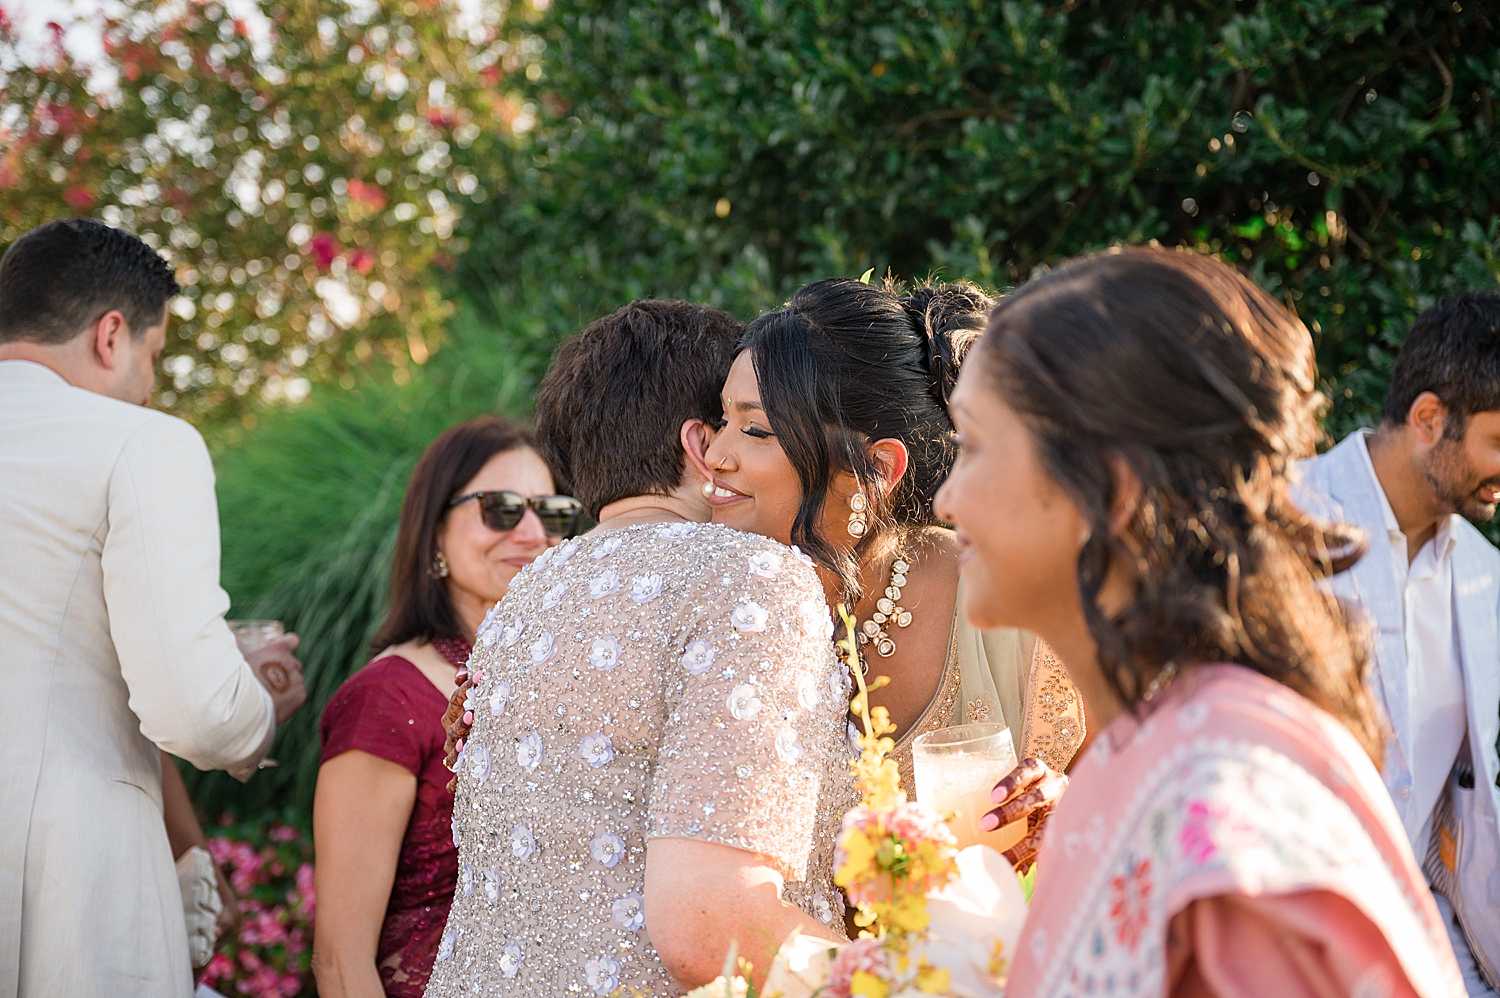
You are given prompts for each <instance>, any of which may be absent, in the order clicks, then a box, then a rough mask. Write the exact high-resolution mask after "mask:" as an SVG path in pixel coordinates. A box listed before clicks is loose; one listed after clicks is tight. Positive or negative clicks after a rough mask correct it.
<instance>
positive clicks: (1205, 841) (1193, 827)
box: [1177, 799, 1229, 866]
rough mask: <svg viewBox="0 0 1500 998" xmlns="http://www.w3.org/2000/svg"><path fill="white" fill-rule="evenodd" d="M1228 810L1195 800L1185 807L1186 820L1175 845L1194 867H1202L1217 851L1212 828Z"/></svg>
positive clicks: (1204, 801) (1217, 846)
mask: <svg viewBox="0 0 1500 998" xmlns="http://www.w3.org/2000/svg"><path fill="white" fill-rule="evenodd" d="M1228 813H1229V812H1228V809H1227V808H1223V807H1215V806H1214V805H1212V804H1210V803H1208V801H1206V800H1201V799H1200V800H1195V801H1193V802H1192V803H1191V804H1189V805H1188V806H1187V819H1186V820H1185V821H1183V823H1182V830H1181V831H1179V832H1178V833H1177V843H1178V845H1180V846H1182V851H1183V853H1184V854H1186V856H1187V858H1188V859H1190V860H1192V861H1193V863H1194V865H1196V866H1202V865H1203V864H1204V863H1207V862H1208V861H1209V860H1210V859H1212V858H1213V855H1214V853H1216V852H1218V851H1219V844H1218V843H1217V842H1215V841H1214V832H1213V826H1214V825H1216V824H1218V823H1219V822H1221V821H1223V820H1224V818H1225V816H1226V815H1227V814H1228Z"/></svg>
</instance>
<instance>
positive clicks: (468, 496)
mask: <svg viewBox="0 0 1500 998" xmlns="http://www.w3.org/2000/svg"><path fill="white" fill-rule="evenodd" d="M554 491H555V489H554V486H553V483H552V476H551V474H550V473H549V472H548V471H547V466H546V464H544V463H543V462H542V459H541V458H540V457H538V456H537V453H536V451H535V450H534V449H532V442H531V438H530V436H529V435H528V434H527V433H526V431H525V430H523V429H522V428H521V427H519V426H518V425H516V424H515V423H512V422H510V421H508V420H504V419H499V418H496V417H486V418H482V419H476V420H473V421H471V422H468V423H463V424H460V425H458V426H455V427H453V428H452V429H450V430H448V431H447V432H445V433H444V434H443V435H442V436H440V437H438V438H437V439H436V440H434V441H433V442H432V444H431V445H430V446H429V447H428V448H427V450H426V452H425V453H423V455H422V458H421V460H420V461H418V462H417V467H416V470H415V471H414V472H413V473H412V477H411V481H410V483H409V484H408V485H407V490H406V498H405V501H404V502H403V504H402V509H401V525H400V528H399V530H398V532H397V535H396V553H395V558H394V564H393V565H392V571H391V598H390V608H389V611H388V612H387V615H386V619H385V623H384V624H383V625H382V627H381V628H380V631H379V633H378V634H377V635H376V637H375V640H374V642H373V643H372V648H374V649H376V650H377V651H378V653H377V654H376V655H375V658H374V660H373V661H371V662H370V663H369V664H368V665H366V666H365V667H364V668H362V669H361V670H360V671H358V672H357V673H355V674H354V675H353V676H351V677H350V678H349V680H348V681H347V682H345V683H344V684H343V686H341V687H340V688H339V690H338V692H337V693H335V694H334V696H333V699H332V700H330V701H329V703H328V707H327V709H326V710H325V711H324V713H323V725H322V743H323V763H322V767H321V768H320V769H319V771H318V788H317V795H316V798H315V801H314V804H313V837H314V841H315V844H316V846H317V851H318V867H317V880H316V887H317V892H318V895H319V898H320V900H321V902H322V912H321V913H320V917H319V919H318V934H317V941H316V943H315V944H314V949H313V970H314V972H315V973H316V975H317V980H318V991H319V993H320V994H323V995H330V996H354V995H358V996H372V998H373V996H380V995H393V996H394V995H400V996H406V995H413V996H418V995H421V994H422V992H423V990H424V989H425V988H426V986H427V977H428V975H429V974H430V973H431V971H432V965H433V960H434V959H435V957H436V956H437V951H438V939H439V936H440V935H441V934H442V931H443V924H444V922H445V921H446V919H447V916H448V907H449V905H450V904H451V903H452V901H453V892H454V887H455V881H456V879H457V868H458V860H457V855H458V853H457V850H456V849H455V848H454V845H453V838H452V832H451V830H450V827H449V825H450V822H451V820H452V816H453V795H452V794H451V793H449V792H448V790H447V783H448V777H449V775H450V774H449V773H448V771H447V769H446V768H444V766H443V741H444V738H445V734H444V731H443V727H442V724H441V718H442V715H443V710H444V708H445V707H446V706H447V703H448V694H449V693H451V692H452V691H453V687H454V679H453V677H454V674H455V672H456V671H457V670H458V668H459V666H461V665H463V664H464V662H466V661H467V660H468V657H469V649H470V645H471V644H472V643H473V640H474V634H475V632H476V631H477V630H478V629H479V625H480V622H481V621H483V619H484V616H485V614H486V613H488V612H489V609H490V608H491V607H492V606H494V605H495V604H496V603H497V602H498V601H499V600H500V598H501V597H502V596H504V595H505V592H506V589H507V588H509V586H510V581H511V579H513V578H515V576H516V573H517V572H519V571H520V570H521V569H522V568H524V567H525V566H527V565H529V564H530V563H531V562H532V561H534V560H535V559H536V558H537V556H539V555H540V554H542V552H544V551H546V550H547V549H548V548H549V547H551V546H553V545H555V544H557V543H559V542H560V541H561V540H562V539H563V538H564V537H566V536H569V535H570V534H572V532H573V530H574V528H575V527H576V526H577V522H578V516H579V511H580V509H581V507H580V505H579V503H578V501H577V500H576V499H572V498H570V497H568V496H559V495H553V494H552V493H553V492H554Z"/></svg>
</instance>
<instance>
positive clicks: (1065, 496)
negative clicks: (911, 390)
mask: <svg viewBox="0 0 1500 998" xmlns="http://www.w3.org/2000/svg"><path fill="white" fill-rule="evenodd" d="M1315 378H1316V368H1315V364H1314V360H1313V346H1312V339H1311V337H1310V336H1309V335H1308V332H1307V330H1306V328H1305V327H1304V326H1303V325H1302V323H1301V322H1299V321H1297V319H1296V318H1295V317H1294V316H1291V315H1288V314H1287V313H1286V312H1284V311H1283V310H1282V308H1281V307H1280V306H1279V305H1278V304H1277V303H1276V302H1275V301H1274V300H1273V299H1271V298H1270V297H1268V296H1267V295H1266V294H1265V293H1264V292H1262V291H1260V290H1259V289H1257V288H1256V287H1255V286H1254V285H1253V284H1251V283H1250V282H1249V281H1248V280H1246V279H1245V278H1244V277H1242V276H1240V275H1239V274H1238V273H1236V272H1235V271H1233V270H1232V269H1230V268H1229V267H1226V266H1224V265H1223V264H1220V263H1218V262H1216V261H1213V260H1210V259H1208V258H1205V257H1200V256H1197V255H1195V254H1192V253H1179V252H1174V251H1167V250H1146V249H1140V250H1127V251H1115V252H1110V253H1106V254H1101V255H1098V256H1093V257H1089V258H1085V259H1082V260H1079V261H1075V262H1073V263H1071V264H1069V265H1067V266H1064V267H1061V268H1059V269H1058V270H1055V271H1053V272H1051V273H1050V274H1048V275H1047V276H1045V277H1043V278H1041V279H1039V280H1036V281H1033V282H1031V283H1030V284H1028V285H1027V286H1026V287H1024V288H1022V289H1021V290H1020V291H1018V292H1016V293H1015V294H1013V295H1011V296H1010V297H1008V298H1006V299H1005V300H1003V301H1002V302H1001V304H1000V305H999V306H998V307H997V308H996V310H995V312H994V313H993V314H992V316H991V319H990V325H989V328H988V330H987V332H986V334H985V337H984V340H983V341H982V343H981V345H980V346H979V347H978V348H976V354H975V356H974V358H973V359H971V361H970V363H969V364H968V365H967V366H966V368H965V370H964V373H963V375H962V376H961V378H960V382H959V386H958V388H957V389H956V390H955V392H954V396H953V403H952V410H953V413H954V416H955V422H956V424H957V427H958V430H959V434H960V443H961V447H962V451H961V455H960V457H959V459H958V462H957V464H956V465H955V467H954V471H953V474H952V476H951V477H950V478H949V480H948V483H947V484H946V485H945V486H944V487H943V490H942V492H940V493H939V496H938V512H939V514H940V515H941V516H943V518H944V519H946V520H947V521H949V522H951V523H953V524H955V525H956V527H957V528H958V531H959V536H960V544H961V546H962V553H961V555H960V557H961V559H962V564H963V567H962V572H963V580H964V587H965V588H964V591H965V602H964V611H965V613H966V614H967V616H968V617H969V620H970V621H971V623H973V624H974V625H975V626H976V627H984V628H990V627H996V626H1013V627H1024V628H1028V629H1030V630H1033V631H1036V632H1037V633H1038V634H1040V635H1041V636H1042V637H1043V638H1045V639H1046V640H1047V642H1048V643H1049V644H1051V645H1052V646H1053V647H1054V648H1056V649H1057V652H1058V654H1059V656H1060V657H1061V658H1062V660H1063V661H1064V662H1066V663H1067V666H1068V670H1069V672H1070V673H1072V675H1073V679H1074V681H1075V683H1076V684H1077V686H1078V688H1079V690H1080V691H1081V693H1082V695H1083V697H1084V701H1085V705H1086V708H1087V711H1088V715H1089V718H1090V724H1091V726H1093V727H1094V728H1095V730H1096V731H1098V732H1099V735H1098V737H1097V739H1096V741H1095V742H1094V745H1093V747H1092V748H1090V749H1089V750H1088V751H1087V752H1086V753H1085V754H1084V755H1083V757H1082V758H1081V759H1080V760H1079V761H1078V762H1077V763H1076V764H1075V766H1074V767H1073V770H1072V774H1071V776H1072V783H1071V786H1070V787H1069V789H1068V791H1067V793H1066V794H1065V795H1064V796H1063V798H1062V800H1061V802H1060V803H1059V804H1058V805H1057V809H1056V811H1055V812H1054V813H1053V815H1052V818H1051V821H1050V824H1049V825H1048V827H1047V830H1046V834H1045V838H1044V839H1043V843H1042V847H1041V852H1040V855H1039V857H1038V861H1037V870H1038V874H1037V885H1036V893H1035V896H1034V899H1033V902H1032V906H1031V910H1030V912H1029V914H1028V917H1027V921H1026V925H1025V928H1024V929H1023V931H1022V935H1021V938H1020V940H1019V942H1018V945H1017V951H1016V952H1015V953H1013V954H1010V975H1009V982H1008V987H1007V991H1006V994H1007V996H1008V998H1033V996H1039V998H1040V996H1045V998H1060V996H1065V995H1094V994H1101V995H1102V994H1108V995H1115V996H1147V995H1151V996H1155V995H1171V996H1174V998H1177V996H1183V998H1186V996H1193V998H1198V996H1209V995H1213V996H1218V998H1240V996H1245V998H1248V996H1251V995H1275V996H1278V998H1281V996H1286V998H1301V996H1308V998H1312V996H1318V998H1324V996H1335V995H1348V996H1360V998H1375V996H1382V998H1384V996H1395V995H1403V996H1405V995H1414V996H1421V998H1458V996H1461V995H1462V994H1463V987H1462V983H1461V981H1460V978H1459V975H1458V968H1457V966H1456V964H1455V962H1454V960H1453V955H1452V951H1451V950H1450V949H1449V946H1448V942H1447V939H1446V935H1445V934H1444V932H1443V928H1442V925H1441V923H1440V921H1439V919H1438V915H1437V911H1436V908H1435V907H1434V905H1433V903H1432V899H1431V895H1430V893H1429V892H1428V890H1427V888H1426V882H1425V880H1424V878H1423V877H1422V874H1421V872H1420V871H1419V869H1418V867H1417V864H1416V862H1415V860H1414V859H1413V858H1412V855H1411V852H1410V850H1409V848H1408V846H1407V844H1406V838H1405V835H1404V833H1403V832H1402V829H1401V825H1400V822H1399V821H1398V820H1397V817H1396V814H1395V811H1394V809H1393V807H1392V806H1391V804H1390V801H1389V798H1388V797H1387V796H1386V793H1385V790H1384V787H1383V786H1382V784H1381V781H1380V778H1379V775H1378V773H1377V770H1376V766H1375V764H1374V763H1373V762H1372V757H1374V756H1375V754H1376V753H1378V751H1379V747H1378V746H1379V743H1380V740H1379V735H1378V729H1377V725H1376V722H1375V720H1374V713H1373V708H1372V706H1371V703H1370V701H1369V699H1368V698H1367V695H1366V693H1365V690H1364V686H1363V683H1362V673H1363V669H1364V653H1363V650H1362V641H1361V640H1360V639H1359V637H1358V636H1357V635H1355V636H1353V637H1351V634H1350V631H1349V630H1348V629H1347V628H1346V626H1345V620H1344V614H1343V610H1342V608H1341V607H1339V606H1338V605H1337V604H1336V603H1335V602H1334V601H1333V600H1332V599H1331V598H1330V597H1327V596H1325V595H1324V594H1323V593H1322V592H1321V591H1320V590H1319V589H1318V588H1317V585H1316V581H1317V578H1318V577H1319V576H1320V575H1322V574H1325V573H1327V572H1329V571H1333V570H1336V569H1338V568H1341V567H1343V566H1344V565H1345V564H1347V563H1348V562H1349V561H1351V560H1352V558H1353V557H1354V556H1357V554H1358V553H1359V551H1360V549H1361V543H1360V541H1359V540H1358V539H1357V537H1356V536H1355V535H1353V534H1352V533H1351V532H1349V531H1347V530H1346V529H1345V528H1343V527H1341V526H1339V525H1326V524H1319V523H1317V522H1314V521H1313V520H1311V519H1309V518H1308V517H1306V516H1305V515H1304V514H1303V513H1302V512H1301V511H1299V510H1298V509H1296V508H1295V506H1293V504H1292V502H1291V500H1290V499H1289V497H1288V492H1287V490H1288V486H1289V481H1288V474H1289V469H1290V468H1291V466H1292V462H1294V461H1295V460H1297V459H1298V458H1301V457H1304V456H1306V455H1308V454H1309V453H1311V452H1312V449H1313V447H1314V444H1315V442H1316V439H1317V434H1318V429H1317V421H1316V416H1317V410H1318V408H1319V406H1320V404H1321V402H1322V398H1321V396H1320V395H1319V394H1318V393H1317V392H1316V389H1315Z"/></svg>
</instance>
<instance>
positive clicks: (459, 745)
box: [453, 738, 467, 752]
mask: <svg viewBox="0 0 1500 998" xmlns="http://www.w3.org/2000/svg"><path fill="white" fill-rule="evenodd" d="M465 741H467V739H464V738H460V739H459V740H458V741H457V742H456V743H454V746H453V748H454V749H455V750H456V751H459V752H462V751H463V750H464V742H465Z"/></svg>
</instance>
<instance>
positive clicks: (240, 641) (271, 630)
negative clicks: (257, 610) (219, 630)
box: [224, 620, 286, 769]
mask: <svg viewBox="0 0 1500 998" xmlns="http://www.w3.org/2000/svg"><path fill="white" fill-rule="evenodd" d="M224 623H226V624H228V625H229V630H230V631H231V632H233V634H234V642H235V644H237V645H239V646H240V654H241V655H248V654H250V653H251V652H255V651H260V650H261V649H262V648H264V647H265V646H266V645H268V644H270V643H271V642H272V641H275V640H276V639H277V638H279V637H281V636H282V635H283V634H285V633H286V628H285V627H282V626H281V621H279V620H226V621H224ZM279 765H280V763H278V762H277V761H276V760H275V759H262V760H261V761H260V766H259V767H258V768H260V769H270V768H271V767H273V766H279Z"/></svg>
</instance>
